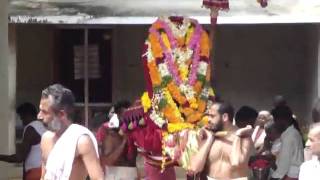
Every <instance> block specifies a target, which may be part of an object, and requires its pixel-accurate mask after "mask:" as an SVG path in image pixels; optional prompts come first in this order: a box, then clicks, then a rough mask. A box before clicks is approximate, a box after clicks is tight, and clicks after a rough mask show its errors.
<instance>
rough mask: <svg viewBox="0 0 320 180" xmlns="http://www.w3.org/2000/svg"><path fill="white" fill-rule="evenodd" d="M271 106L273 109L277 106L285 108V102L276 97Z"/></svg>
mask: <svg viewBox="0 0 320 180" xmlns="http://www.w3.org/2000/svg"><path fill="white" fill-rule="evenodd" d="M273 105H274V106H275V107H277V106H286V105H287V101H286V99H285V98H284V97H283V96H282V95H276V96H275V97H274V98H273Z"/></svg>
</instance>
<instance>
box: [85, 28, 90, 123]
mask: <svg viewBox="0 0 320 180" xmlns="http://www.w3.org/2000/svg"><path fill="white" fill-rule="evenodd" d="M84 117H85V126H86V127H88V126H89V77H88V28H85V29H84Z"/></svg>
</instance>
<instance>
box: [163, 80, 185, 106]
mask: <svg viewBox="0 0 320 180" xmlns="http://www.w3.org/2000/svg"><path fill="white" fill-rule="evenodd" d="M167 87H168V90H169V92H170V93H171V95H172V97H173V99H174V100H176V101H178V103H179V104H185V103H186V101H187V99H186V98H185V97H184V96H182V95H181V93H180V90H179V88H178V87H177V86H176V85H175V84H174V82H172V81H171V82H170V83H169V84H168V85H167Z"/></svg>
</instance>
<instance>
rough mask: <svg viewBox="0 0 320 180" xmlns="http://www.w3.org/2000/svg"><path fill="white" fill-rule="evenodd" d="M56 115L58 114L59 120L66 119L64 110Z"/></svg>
mask: <svg viewBox="0 0 320 180" xmlns="http://www.w3.org/2000/svg"><path fill="white" fill-rule="evenodd" d="M58 114H59V116H60V118H66V119H67V113H66V111H65V110H60V111H59V113H58Z"/></svg>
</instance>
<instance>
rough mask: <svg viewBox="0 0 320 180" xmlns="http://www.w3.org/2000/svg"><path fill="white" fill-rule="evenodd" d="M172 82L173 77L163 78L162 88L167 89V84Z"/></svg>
mask: <svg viewBox="0 0 320 180" xmlns="http://www.w3.org/2000/svg"><path fill="white" fill-rule="evenodd" d="M171 80H172V77H171V76H164V77H162V82H161V87H167V84H168V83H169V82H170V81H171Z"/></svg>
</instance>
